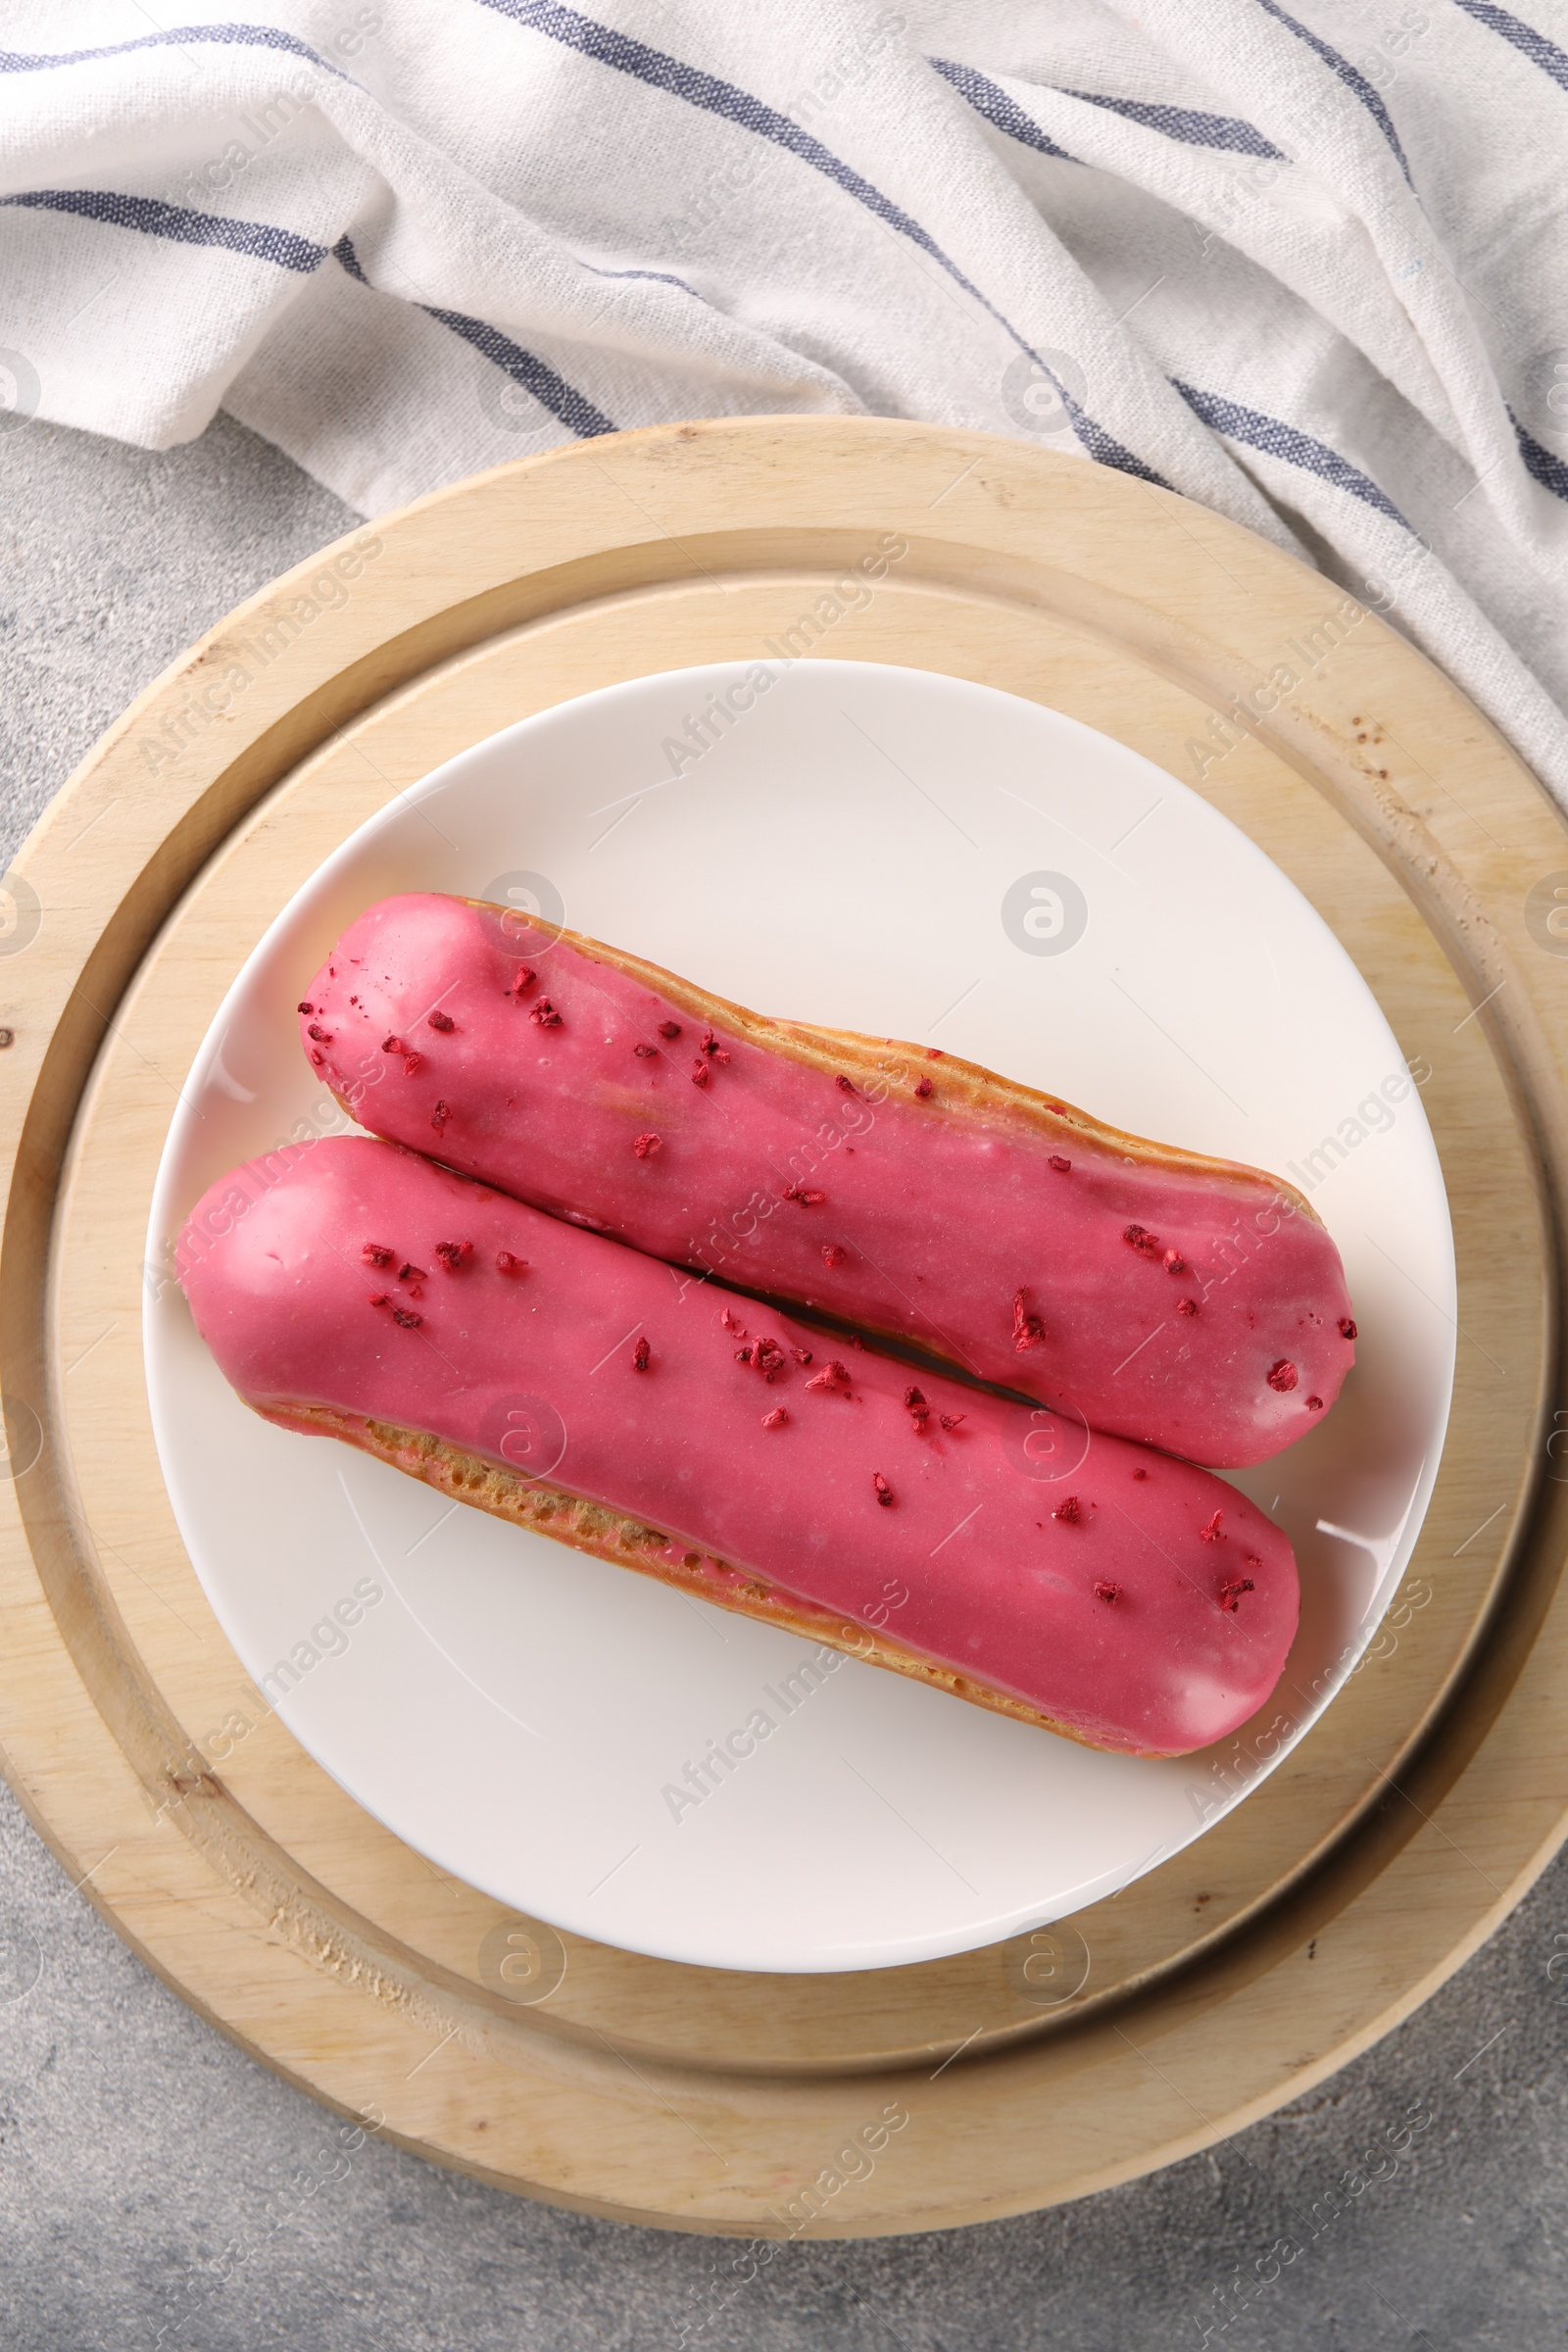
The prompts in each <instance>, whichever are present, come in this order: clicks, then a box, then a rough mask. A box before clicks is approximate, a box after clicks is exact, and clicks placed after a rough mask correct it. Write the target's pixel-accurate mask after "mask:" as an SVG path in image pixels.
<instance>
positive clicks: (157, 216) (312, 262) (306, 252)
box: [0, 188, 326, 277]
mask: <svg viewBox="0 0 1568 2352" xmlns="http://www.w3.org/2000/svg"><path fill="white" fill-rule="evenodd" d="M0 204H15V205H23V206H25V207H28V208H30V209H31V210H33V211H35V212H45V213H71V214H73V215H75V217H76V218H77V219H79V220H83V221H104V222H107V223H108V224H109V225H110V226H112V227H115V228H134V229H139V230H140V231H141V233H142V234H143V236H148V237H172V238H173V239H174V240H175V242H176V243H178V244H181V245H221V246H222V247H223V248H224V249H225V250H226V251H227V252H229V253H243V254H248V255H249V256H250V258H251V260H253V261H257V262H272V263H275V264H276V266H277V268H278V269H279V270H299V271H300V272H301V273H302V274H303V275H305V276H307V277H308V276H309V275H310V273H311V271H312V270H319V268H320V267H321V264H322V263H323V262H324V261H325V259H326V247H325V246H324V245H313V244H312V243H311V241H310V239H309V238H308V237H297V236H296V235H295V234H294V231H293V230H292V229H291V228H272V227H270V225H269V224H268V222H267V221H233V220H230V219H228V218H227V217H226V216H225V215H224V214H221V213H193V212H189V211H187V210H186V208H185V207H184V206H183V205H180V204H164V203H162V202H161V201H160V200H159V199H158V198H157V197H156V196H123V195H121V194H119V193H118V192H117V191H116V190H114V189H113V188H29V189H28V190H27V191H26V192H25V194H23V195H19V196H0Z"/></svg>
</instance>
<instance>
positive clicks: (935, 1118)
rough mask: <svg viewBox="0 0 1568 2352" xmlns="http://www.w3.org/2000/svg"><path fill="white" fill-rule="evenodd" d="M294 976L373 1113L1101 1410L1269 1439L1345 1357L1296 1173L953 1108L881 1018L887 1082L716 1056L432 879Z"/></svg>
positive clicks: (1234, 1443) (1205, 1432)
mask: <svg viewBox="0 0 1568 2352" xmlns="http://www.w3.org/2000/svg"><path fill="white" fill-rule="evenodd" d="M523 965H526V966H531V967H532V969H533V970H534V972H535V974H536V977H535V978H534V979H533V980H532V981H531V982H529V983H527V984H526V985H525V987H524V990H523V992H522V993H521V994H520V995H519V994H517V993H515V989H514V984H515V980H516V976H517V973H518V969H519V966H523ZM509 992H512V993H509ZM305 1002H306V1003H307V1004H309V1005H311V1007H312V1009H311V1011H310V1012H309V1013H305V1012H302V1013H301V1015H300V1026H301V1034H302V1039H303V1042H304V1045H305V1049H306V1052H307V1053H308V1054H310V1056H311V1058H312V1060H313V1062H314V1063H315V1065H316V1067H317V1068H318V1069H319V1071H320V1073H321V1075H322V1076H323V1077H324V1078H325V1079H326V1080H327V1081H328V1083H329V1084H330V1085H331V1086H332V1087H333V1088H334V1089H335V1090H336V1091H337V1092H338V1093H339V1094H340V1095H341V1096H342V1097H343V1098H344V1100H345V1101H347V1102H348V1103H350V1104H351V1106H352V1107H353V1109H354V1112H355V1115H356V1117H357V1118H358V1119H359V1120H360V1122H361V1124H362V1125H364V1126H367V1127H369V1128H371V1129H373V1130H374V1131H375V1132H376V1133H377V1134H379V1135H383V1136H387V1137H390V1138H391V1139H392V1140H393V1141H394V1142H396V1143H402V1144H407V1145H408V1146H410V1147H411V1149H413V1150H415V1151H419V1152H433V1153H435V1154H437V1155H438V1156H439V1157H440V1158H441V1159H443V1160H444V1161H446V1162H447V1163H448V1164H449V1165H451V1166H452V1167H455V1168H461V1169H463V1170H465V1171H466V1172H467V1173H469V1174H472V1175H475V1176H479V1177H482V1178H484V1179H485V1180H486V1181H487V1182H489V1183H491V1184H495V1185H498V1186H500V1187H501V1188H502V1189H503V1190H504V1191H506V1192H509V1193H512V1194H514V1195H515V1196H516V1197H517V1198H518V1199H519V1200H524V1201H530V1202H531V1203H533V1205H534V1206H536V1207H539V1208H545V1209H549V1210H550V1211H551V1212H552V1213H553V1214H554V1215H557V1216H569V1217H574V1218H575V1219H577V1221H578V1222H580V1223H583V1224H587V1225H590V1226H592V1227H594V1228H595V1229H596V1230H598V1231H600V1232H605V1233H612V1234H614V1235H616V1236H617V1237H618V1238H619V1239H620V1240H622V1241H626V1242H630V1243H631V1244H632V1245H633V1246H634V1247H635V1248H637V1249H639V1250H647V1251H648V1252H649V1253H650V1254H651V1255H653V1256H656V1257H662V1258H666V1259H669V1260H671V1261H673V1262H675V1263H677V1264H682V1265H688V1266H698V1267H702V1268H706V1269H707V1270H709V1271H711V1272H713V1273H717V1274H719V1275H721V1276H722V1277H723V1278H724V1279H725V1280H726V1281H728V1282H733V1283H736V1284H739V1285H741V1286H743V1287H744V1288H747V1289H749V1290H756V1291H762V1292H766V1293H769V1294H771V1295H773V1296H775V1297H778V1298H784V1299H793V1300H796V1301H798V1302H800V1303H801V1304H802V1305H805V1306H807V1307H809V1308H812V1309H815V1310H817V1311H820V1312H822V1313H826V1314H830V1315H834V1316H838V1317H841V1318H842V1319H843V1320H844V1321H846V1322H850V1323H858V1324H860V1325H863V1326H865V1327H866V1328H868V1329H871V1330H875V1331H881V1332H886V1333H890V1334H894V1335H897V1336H899V1337H901V1338H905V1339H908V1340H910V1341H912V1342H914V1343H915V1344H916V1345H918V1346H920V1347H922V1348H927V1349H929V1350H930V1352H932V1353H933V1354H936V1355H940V1356H945V1357H947V1358H948V1359H949V1360H950V1361H953V1362H955V1363H958V1364H961V1365H963V1366H964V1367H965V1368H966V1369H967V1370H969V1371H971V1372H973V1373H976V1374H978V1375H979V1376H980V1377H982V1378H984V1379H987V1380H992V1381H996V1382H998V1383H999V1384H1001V1385H1003V1386H1005V1387H1008V1388H1011V1389H1014V1390H1019V1391H1021V1392H1022V1393H1023V1394H1024V1395H1026V1396H1031V1397H1039V1398H1041V1399H1042V1401H1044V1402H1045V1403H1047V1404H1051V1405H1054V1406H1058V1407H1061V1408H1063V1409H1066V1410H1069V1411H1077V1412H1078V1413H1081V1414H1082V1415H1083V1416H1084V1418H1085V1419H1086V1420H1087V1421H1088V1422H1089V1423H1090V1425H1091V1426H1092V1427H1093V1428H1095V1429H1101V1430H1106V1431H1112V1432H1114V1433H1116V1434H1117V1435H1120V1436H1122V1437H1130V1438H1138V1439H1142V1440H1144V1441H1145V1442H1147V1443H1149V1444H1151V1445H1155V1446H1164V1447H1166V1448H1168V1450H1169V1451H1171V1452H1173V1453H1180V1454H1185V1455H1187V1456H1188V1457H1189V1458H1191V1459H1193V1460H1195V1461H1203V1462H1218V1463H1243V1462H1257V1461H1263V1460H1265V1459H1266V1458H1267V1457H1268V1456H1269V1455H1270V1454H1273V1453H1277V1452H1278V1451H1279V1450H1280V1448H1281V1447H1282V1446H1289V1445H1290V1444H1292V1443H1293V1441H1294V1440H1296V1439H1297V1438H1299V1437H1301V1436H1303V1435H1304V1434H1305V1433H1306V1431H1307V1430H1309V1429H1310V1428H1312V1427H1313V1426H1314V1424H1315V1423H1316V1422H1317V1421H1318V1420H1320V1419H1321V1418H1322V1415H1323V1413H1324V1412H1325V1411H1326V1410H1327V1409H1328V1407H1329V1406H1330V1405H1332V1403H1333V1402H1334V1399H1335V1397H1337V1396H1338V1394H1339V1390H1340V1385H1341V1383H1342V1381H1343V1380H1344V1378H1345V1375H1346V1373H1347V1372H1348V1370H1349V1368H1350V1366H1351V1364H1352V1362H1353V1361H1354V1355H1355V1350H1354V1345H1353V1335H1354V1324H1353V1322H1351V1320H1350V1301H1349V1297H1348V1292H1347V1290H1346V1286H1345V1273H1344V1268H1343V1267H1342V1265H1341V1263H1340V1257H1339V1252H1338V1250H1336V1249H1335V1247H1334V1244H1333V1242H1332V1241H1331V1240H1330V1239H1329V1237H1328V1235H1327V1233H1326V1232H1325V1231H1324V1230H1323V1228H1322V1226H1321V1225H1319V1224H1318V1223H1317V1222H1316V1220H1315V1219H1314V1218H1312V1217H1311V1216H1310V1215H1309V1214H1307V1213H1304V1212H1303V1211H1302V1210H1301V1209H1299V1207H1298V1206H1297V1204H1296V1199H1295V1196H1294V1195H1292V1194H1291V1192H1290V1189H1289V1188H1288V1187H1283V1188H1282V1187H1281V1186H1279V1185H1278V1184H1276V1183H1275V1182H1273V1181H1272V1180H1271V1179H1269V1178H1267V1177H1265V1176H1262V1175H1260V1174H1258V1173H1256V1172H1254V1171H1250V1170H1245V1169H1235V1170H1231V1169H1226V1170H1223V1171H1220V1170H1215V1171H1214V1172H1212V1173H1209V1172H1203V1171H1192V1170H1186V1169H1180V1168H1175V1169H1167V1168H1161V1167H1157V1166H1150V1165H1149V1164H1147V1163H1146V1162H1143V1161H1134V1160H1129V1159H1128V1158H1127V1156H1126V1155H1125V1154H1124V1153H1123V1152H1118V1151H1117V1150H1115V1149H1114V1148H1113V1147H1111V1146H1108V1145H1107V1144H1105V1143H1103V1142H1100V1141H1096V1140H1092V1139H1090V1138H1087V1137H1085V1136H1084V1135H1083V1134H1082V1133H1069V1132H1067V1131H1065V1130H1064V1132H1063V1135H1062V1137H1061V1138H1060V1140H1059V1141H1058V1140H1057V1139H1055V1138H1054V1137H1052V1136H1050V1135H1048V1134H1046V1133H1045V1132H1044V1131H1040V1132H1036V1131H1034V1130H1033V1129H1025V1128H1023V1127H1021V1126H1020V1124H1019V1122H1018V1121H1017V1120H1016V1119H1008V1118H1007V1117H1006V1116H1005V1113H1004V1112H1002V1111H1000V1110H999V1113H998V1115H997V1116H996V1118H994V1119H992V1118H986V1117H979V1116H975V1115H973V1114H966V1115H964V1116H961V1117H953V1116H948V1115H946V1114H945V1113H944V1110H943V1107H942V1099H943V1083H944V1065H943V1060H942V1057H940V1056H936V1057H930V1056H927V1055H925V1054H921V1052H920V1050H919V1049H918V1048H915V1047H898V1046H893V1047H890V1049H889V1052H888V1054H887V1056H886V1069H887V1072H888V1078H887V1085H886V1092H885V1094H883V1096H882V1099H881V1100H880V1101H877V1102H873V1101H872V1100H869V1099H868V1097H867V1093H866V1092H865V1091H863V1090H862V1091H857V1092H855V1093H845V1092H844V1091H843V1090H842V1089H840V1088H838V1087H837V1086H836V1085H835V1083H834V1080H833V1078H832V1077H831V1076H828V1075H824V1074H823V1073H821V1072H820V1071H818V1070H815V1069H812V1068H809V1067H807V1066H805V1065H804V1064H802V1063H801V1062H799V1061H796V1060H794V1059H793V1058H791V1057H790V1056H788V1055H787V1054H780V1053H776V1052H769V1051H767V1050H766V1049H764V1048H763V1047H761V1046H759V1045H757V1044H754V1043H752V1042H751V1041H750V1040H748V1039H746V1038H744V1037H740V1036H736V1035H735V1034H733V1033H732V1032H730V1031H722V1032H721V1033H720V1035H719V1036H718V1038H717V1039H716V1040H715V1041H714V1042H715V1043H716V1044H717V1046H718V1048H719V1051H720V1054H721V1055H723V1056H727V1058H714V1057H712V1056H710V1055H705V1054H703V1053H702V1039H703V1035H704V1025H703V1024H702V1023H701V1022H698V1021H694V1020H693V1019H692V1017H691V1015H690V1014H688V1013H686V1012H684V1011H682V1010H681V1008H680V1007H679V1006H677V1005H672V1004H670V1003H668V1002H667V1001H665V1000H664V999H663V998H662V997H660V996H658V995H657V994H655V993H654V991H653V990H652V989H651V988H649V987H648V986H646V985H644V984H643V983H642V982H641V981H639V980H636V979H633V978H631V977H629V976H627V975H626V974H623V973H621V972H619V971H617V970H616V968H615V967H614V965H613V963H609V962H605V961H601V960H600V959H599V958H597V957H595V956H590V955H588V954H585V953H583V952H581V951H580V950H578V949H576V948H574V947H572V946H571V945H570V944H569V943H567V942H566V941H564V940H562V941H555V940H553V939H552V938H551V937H550V936H549V935H548V934H546V933H543V932H540V931H535V930H531V929H529V928H528V927H527V926H526V925H525V924H523V923H522V922H521V920H520V919H519V918H518V917H517V916H515V915H514V914H510V913H509V914H503V912H502V910H501V909H499V908H489V907H475V906H473V905H470V904H469V903H468V902H466V901H465V900H461V899H451V898H441V897H436V896H434V895H421V896H411V897H405V898H395V899H383V900H382V901H381V902H380V903H379V904H378V905H376V906H374V907H370V908H369V909H368V912H367V913H365V914H363V915H362V916H361V917H360V919H359V920H358V922H356V923H354V924H352V925H351V926H350V928H349V929H348V930H347V931H346V932H345V933H344V934H343V937H342V938H341V939H340V940H339V942H338V944H337V947H336V948H335V949H334V950H333V953H332V955H331V956H330V957H329V958H328V961H327V964H326V965H325V966H324V967H323V968H322V970H321V971H320V972H319V973H318V974H317V977H316V978H315V980H313V981H312V983H311V985H310V987H309V988H308V989H307V991H306V995H305ZM541 1007H543V1014H542V1017H536V1016H540V1015H541ZM432 1016H433V1017H434V1018H435V1019H436V1020H437V1021H440V1022H446V1023H450V1024H451V1026H448V1027H438V1028H432V1027H431V1026H430V1020H431V1017H432ZM552 1016H554V1017H552ZM669 1021H675V1022H676V1023H678V1025H679V1029H680V1035H679V1036H678V1037H677V1038H674V1039H670V1038H667V1037H666V1036H664V1035H663V1034H662V1031H661V1027H660V1024H661V1022H666V1023H667V1022H669ZM388 1038H391V1039H394V1040H396V1041H398V1043H399V1045H400V1046H402V1047H403V1048H406V1049H407V1051H399V1052H393V1053H387V1052H383V1050H382V1048H383V1042H384V1041H385V1040H387V1039H388ZM699 1064H703V1065H705V1066H706V1080H705V1083H703V1084H702V1085H694V1084H693V1083H692V1073H693V1070H694V1068H695V1067H697V1066H698V1065H699ZM923 1080H929V1081H930V1086H931V1092H930V1093H929V1095H927V1096H920V1095H918V1094H916V1092H915V1089H916V1087H917V1086H918V1085H919V1084H920V1083H921V1082H922V1081H923ZM871 1092H872V1093H873V1094H874V1093H876V1092H877V1090H876V1089H875V1088H873V1089H872V1090H871ZM650 1138H653V1139H654V1140H653V1141H650V1140H649V1139H650ZM1062 1159H1066V1160H1067V1161H1068V1162H1069V1163H1070V1164H1068V1165H1067V1166H1065V1167H1062V1166H1059V1165H1058V1164H1057V1162H1058V1161H1059V1160H1062ZM792 1182H793V1183H795V1184H796V1185H797V1186H798V1188H799V1189H798V1191H797V1192H796V1193H795V1194H794V1195H793V1196H792V1195H791V1194H790V1192H789V1187H790V1186H791V1184H792ZM803 1193H804V1194H806V1195H808V1196H820V1197H819V1198H811V1197H808V1198H807V1199H805V1200H803V1199H802V1198H801V1197H800V1196H801V1194H803ZM1129 1233H1131V1236H1132V1238H1131V1239H1129V1238H1128V1237H1129ZM1020 1294H1021V1295H1022V1297H1021V1303H1020ZM1020 1342H1021V1343H1022V1345H1020Z"/></svg>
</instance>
